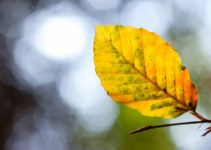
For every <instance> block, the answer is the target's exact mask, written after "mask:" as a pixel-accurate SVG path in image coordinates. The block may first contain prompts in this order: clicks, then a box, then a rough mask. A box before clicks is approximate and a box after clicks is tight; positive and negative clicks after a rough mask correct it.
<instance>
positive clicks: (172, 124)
mask: <svg viewBox="0 0 211 150" xmlns="http://www.w3.org/2000/svg"><path fill="white" fill-rule="evenodd" d="M199 123H211V120H207V119H206V120H201V121H190V122H180V123H171V124H162V125H155V126H145V127H142V128H139V129H137V130H134V131H132V132H130V133H129V134H135V133H139V132H143V131H146V130H150V129H155V128H163V127H170V126H178V125H188V124H199ZM207 130H208V131H209V132H211V130H210V128H208V129H207ZM208 131H207V132H205V133H204V134H203V136H205V135H206V134H208V133H209V132H208Z"/></svg>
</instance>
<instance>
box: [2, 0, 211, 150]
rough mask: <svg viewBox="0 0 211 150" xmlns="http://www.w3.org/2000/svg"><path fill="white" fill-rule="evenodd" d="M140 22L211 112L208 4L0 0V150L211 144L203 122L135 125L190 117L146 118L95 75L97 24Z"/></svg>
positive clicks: (152, 149)
mask: <svg viewBox="0 0 211 150" xmlns="http://www.w3.org/2000/svg"><path fill="white" fill-rule="evenodd" d="M116 24H119V25H125V26H128V25H130V26H133V27H137V28H140V27H143V28H145V29H148V30H149V31H152V32H155V33H157V34H158V35H160V36H161V37H162V38H163V39H164V40H166V41H168V42H169V43H170V44H171V45H172V46H173V47H174V48H175V49H176V50H177V51H178V52H179V54H180V56H181V59H182V62H183V64H185V65H186V66H187V67H188V68H189V70H190V75H191V78H192V80H193V81H194V83H195V84H196V86H197V89H198V92H199V102H198V108H197V111H198V112H200V113H201V114H203V115H204V116H205V117H208V118H211V98H210V97H211V92H210V91H211V67H210V66H211V1H209V0H200V1H199V0H1V1H0V149H5V150H210V149H211V142H210V140H211V134H210V135H207V136H206V137H201V134H202V133H204V131H205V130H204V129H205V128H206V127H207V125H201V126H199V125H188V126H180V127H171V128H166V129H156V130H152V131H147V132H145V133H143V134H136V135H132V136H131V135H130V136H129V135H128V133H129V132H130V131H131V130H134V129H136V128H138V127H141V126H143V125H149V124H150V125H155V124H162V123H173V122H181V121H192V120H197V119H195V118H194V117H192V116H191V115H190V114H188V113H186V114H184V115H182V116H181V117H178V118H176V119H170V120H165V119H160V118H150V117H145V116H142V115H141V114H139V113H138V112H136V111H134V110H131V109H129V108H126V107H125V106H123V105H118V104H116V103H115V102H113V101H112V100H111V98H110V97H109V96H107V94H106V92H105V91H104V90H103V88H102V87H101V85H100V80H99V79H98V77H97V76H96V74H95V71H94V64H93V52H92V47H93V39H94V34H95V26H96V25H116Z"/></svg>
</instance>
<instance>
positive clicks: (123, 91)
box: [94, 25, 197, 118]
mask: <svg viewBox="0 0 211 150" xmlns="http://www.w3.org/2000/svg"><path fill="white" fill-rule="evenodd" d="M94 63H95V71H96V73H97V75H98V77H99V78H100V79H101V84H102V85H103V87H104V89H105V90H106V91H107V93H108V95H110V96H111V97H112V99H113V100H115V101H116V102H118V103H121V104H124V105H126V106H128V107H130V108H133V109H136V110H138V111H139V112H140V113H142V114H144V115H146V116H153V117H163V118H175V117H178V116H179V115H181V114H183V113H184V112H186V111H195V108H196V103H197V91H196V88H195V86H194V84H193V83H192V82H191V80H190V76H189V72H188V69H187V68H186V67H185V66H183V65H182V64H181V61H180V57H179V55H178V53H177V52H176V51H175V50H174V49H173V48H172V47H171V46H170V45H169V44H168V43H167V42H166V41H164V40H162V39H161V38H160V37H159V36H158V35H157V34H155V33H152V32H149V31H147V30H145V29H142V28H140V29H136V28H133V27H130V26H128V27H123V26H119V25H116V26H97V27H96V35H95V39H94Z"/></svg>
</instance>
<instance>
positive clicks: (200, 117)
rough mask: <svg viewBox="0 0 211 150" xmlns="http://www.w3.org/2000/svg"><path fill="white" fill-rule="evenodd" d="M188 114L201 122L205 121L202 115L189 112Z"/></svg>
mask: <svg viewBox="0 0 211 150" xmlns="http://www.w3.org/2000/svg"><path fill="white" fill-rule="evenodd" d="M190 113H191V114H192V115H193V116H195V117H196V118H198V119H199V120H201V121H204V120H207V119H206V118H204V117H203V116H202V115H200V114H199V113H197V112H196V111H190Z"/></svg>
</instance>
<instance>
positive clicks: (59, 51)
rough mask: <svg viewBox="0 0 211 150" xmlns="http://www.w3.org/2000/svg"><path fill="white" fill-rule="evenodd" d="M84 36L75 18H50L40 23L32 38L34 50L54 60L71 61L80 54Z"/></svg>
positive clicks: (84, 40) (84, 39)
mask: <svg viewBox="0 0 211 150" xmlns="http://www.w3.org/2000/svg"><path fill="white" fill-rule="evenodd" d="M85 42H86V34H85V31H84V29H83V27H82V25H81V23H80V21H79V20H77V19H76V18H65V17H50V18H47V19H46V21H45V22H42V24H41V25H40V27H38V28H37V33H36V34H35V36H34V43H33V44H34V46H35V47H36V50H38V51H39V52H41V53H43V54H44V55H45V56H47V57H50V58H53V59H56V60H62V59H67V58H69V59H71V58H74V57H77V56H78V55H79V54H81V51H82V50H83V48H84V45H85Z"/></svg>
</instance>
